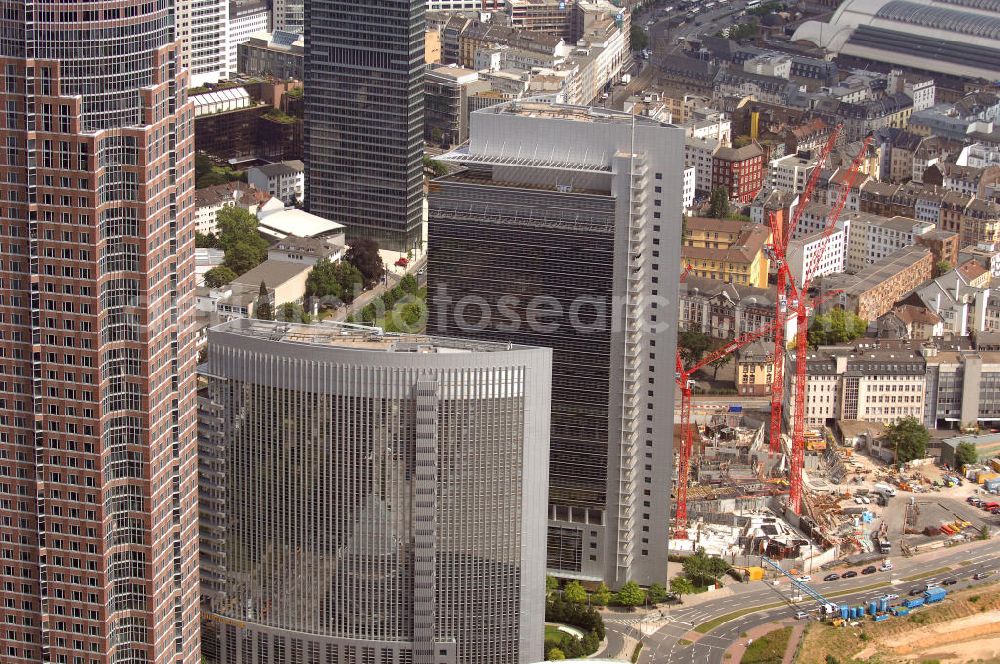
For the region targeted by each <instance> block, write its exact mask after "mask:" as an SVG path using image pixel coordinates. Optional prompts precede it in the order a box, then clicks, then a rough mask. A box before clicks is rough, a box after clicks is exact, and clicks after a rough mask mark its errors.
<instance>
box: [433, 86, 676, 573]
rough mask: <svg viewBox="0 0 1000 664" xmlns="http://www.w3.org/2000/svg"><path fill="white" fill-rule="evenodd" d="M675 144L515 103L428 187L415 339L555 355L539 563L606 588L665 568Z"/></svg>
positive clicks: (474, 123) (643, 121)
mask: <svg viewBox="0 0 1000 664" xmlns="http://www.w3.org/2000/svg"><path fill="white" fill-rule="evenodd" d="M683 141H684V134H683V130H681V129H679V128H677V127H673V126H671V125H667V124H664V123H661V122H657V121H655V120H653V119H651V118H646V117H639V116H634V115H631V114H628V113H623V112H620V111H612V110H606V109H600V108H585V107H579V106H570V105H562V104H557V103H550V102H541V101H521V102H517V103H514V102H511V103H506V104H500V105H497V106H493V107H491V108H488V109H484V110H481V111H477V112H475V113H473V114H472V116H471V131H470V140H469V143H468V145H467V147H463V148H462V149H460V150H456V151H454V152H451V153H447V154H445V155H442V156H441V157H440V158H441V159H442V160H443V161H445V162H446V163H449V164H451V165H453V166H455V167H460V168H458V169H457V170H455V171H454V172H452V173H450V174H448V175H446V176H443V177H440V178H437V179H435V180H433V181H432V182H431V183H430V194H429V196H428V204H429V213H428V214H429V231H428V235H429V240H430V245H429V250H428V265H427V281H428V284H429V287H430V290H429V292H428V295H427V306H428V330H429V331H430V332H431V333H432V334H439V335H448V336H458V337H471V338H475V339H482V340H490V341H499V342H501V343H507V342H513V343H515V344H525V345H545V346H548V347H551V348H552V350H553V370H552V375H553V391H552V435H551V455H550V474H549V508H548V509H549V531H548V540H547V551H548V568H549V569H550V570H551V571H552V572H554V573H558V574H561V575H567V576H572V577H574V578H583V579H589V580H594V581H598V580H604V581H605V582H607V583H608V585H609V586H612V587H616V586H620V585H621V584H623V583H625V582H626V581H628V580H629V579H634V580H636V581H638V582H640V583H652V582H653V581H655V580H658V579H660V580H662V578H663V574H664V571H663V570H664V569H665V565H666V555H667V551H666V547H664V546H663V545H662V543H663V542H665V541H666V539H667V538H668V537H669V533H668V528H667V524H668V521H669V515H670V492H671V487H670V482H663V481H660V479H662V478H664V477H669V474H670V469H671V468H673V458H674V457H673V448H672V444H671V441H672V440H673V421H674V404H673V376H674V370H675V366H674V359H675V358H674V357H673V355H672V353H673V349H674V348H675V346H676V321H677V305H676V303H675V302H674V301H673V300H672V293H673V292H674V291H673V289H675V288H676V284H677V282H678V279H679V270H678V264H679V261H680V234H679V232H678V229H679V228H680V226H681V200H680V197H681V183H682V177H683V174H682V165H681V163H680V161H679V160H677V159H675V158H674V155H676V154H678V153H679V152H680V149H681V146H682V145H683ZM584 265H585V267H586V278H581V275H582V273H581V271H580V270H581V266H584ZM661 289H663V290H661ZM661 349H664V350H661Z"/></svg>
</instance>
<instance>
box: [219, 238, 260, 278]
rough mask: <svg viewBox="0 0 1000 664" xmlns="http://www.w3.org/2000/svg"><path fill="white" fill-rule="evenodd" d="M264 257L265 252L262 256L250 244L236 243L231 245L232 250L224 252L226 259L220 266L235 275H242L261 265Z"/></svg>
mask: <svg viewBox="0 0 1000 664" xmlns="http://www.w3.org/2000/svg"><path fill="white" fill-rule="evenodd" d="M266 256H267V252H266V250H265V252H263V254H262V253H261V252H260V251H258V250H257V249H256V248H255V247H254V246H253V245H252V244H250V243H247V242H238V243H236V244H235V245H233V247H232V249H227V250H226V257H225V259H224V260H223V262H222V264H223V265H224V266H225V267H227V268H229V269H230V270H232V271H233V272H234V273H235V274H243V273H245V272H249V271H250V270H252V269H254V268H255V267H257V266H258V265H260V264H261V263H263V262H264V258H265V257H266Z"/></svg>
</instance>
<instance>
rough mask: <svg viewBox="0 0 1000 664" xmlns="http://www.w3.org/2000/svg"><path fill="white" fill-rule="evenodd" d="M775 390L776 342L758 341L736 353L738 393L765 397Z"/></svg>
mask: <svg viewBox="0 0 1000 664" xmlns="http://www.w3.org/2000/svg"><path fill="white" fill-rule="evenodd" d="M773 389H774V342H773V341H766V340H763V341H761V340H758V341H754V342H753V343H750V344H747V345H746V346H744V347H743V348H741V349H739V350H738V351H737V352H736V391H737V393H738V394H740V395H743V396H755V397H759V396H765V395H769V394H771V391H772V390H773Z"/></svg>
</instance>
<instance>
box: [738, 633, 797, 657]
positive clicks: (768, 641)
mask: <svg viewBox="0 0 1000 664" xmlns="http://www.w3.org/2000/svg"><path fill="white" fill-rule="evenodd" d="M791 636H792V628H791V627H783V628H781V629H776V630H774V631H773V632H768V633H767V634H765V635H764V636H762V637H760V638H759V639H754V642H753V643H751V644H750V645H749V646H748V647H747V649H746V652H744V653H743V658H742V659H740V664H781V660H782V659H784V657H785V650H786V649H787V648H788V639H789V638H790V637H791Z"/></svg>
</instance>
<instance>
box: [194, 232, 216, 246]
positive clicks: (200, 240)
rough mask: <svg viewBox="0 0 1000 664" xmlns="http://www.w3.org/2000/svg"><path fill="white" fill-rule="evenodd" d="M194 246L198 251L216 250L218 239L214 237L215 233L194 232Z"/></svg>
mask: <svg viewBox="0 0 1000 664" xmlns="http://www.w3.org/2000/svg"><path fill="white" fill-rule="evenodd" d="M194 246H195V247H197V248H198V249H218V248H219V238H217V237H215V233H208V234H205V233H198V232H195V234H194Z"/></svg>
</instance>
